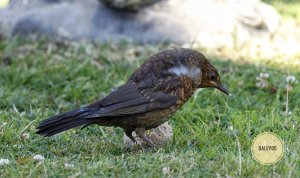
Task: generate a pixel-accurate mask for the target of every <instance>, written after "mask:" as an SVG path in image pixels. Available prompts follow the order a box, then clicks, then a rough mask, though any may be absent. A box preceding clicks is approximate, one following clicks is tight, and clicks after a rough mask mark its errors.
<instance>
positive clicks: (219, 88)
mask: <svg viewBox="0 0 300 178" xmlns="http://www.w3.org/2000/svg"><path fill="white" fill-rule="evenodd" d="M216 88H217V89H218V90H220V91H221V92H223V93H225V94H227V95H229V96H231V94H230V93H229V91H228V90H227V89H226V88H225V87H223V85H222V84H220V85H218V86H217V87H216Z"/></svg>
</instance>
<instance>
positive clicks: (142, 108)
mask: <svg viewBox="0 0 300 178" xmlns="http://www.w3.org/2000/svg"><path fill="white" fill-rule="evenodd" d="M144 91H146V94H141V92H140V91H139V90H138V88H137V85H136V84H135V83H134V82H128V83H127V84H126V85H124V86H122V87H120V88H118V89H117V90H115V91H113V92H112V93H111V94H110V95H108V96H107V97H105V98H104V99H103V100H102V101H101V102H100V104H101V106H102V107H101V109H99V110H97V111H95V112H93V113H92V114H89V115H88V116H86V117H85V118H98V117H116V116H126V115H133V114H142V113H146V112H149V111H153V110H156V109H163V108H168V107H170V106H172V105H174V104H176V102H177V100H178V97H177V96H172V95H170V94H165V93H163V92H161V91H156V92H155V91H151V90H150V89H147V90H144Z"/></svg>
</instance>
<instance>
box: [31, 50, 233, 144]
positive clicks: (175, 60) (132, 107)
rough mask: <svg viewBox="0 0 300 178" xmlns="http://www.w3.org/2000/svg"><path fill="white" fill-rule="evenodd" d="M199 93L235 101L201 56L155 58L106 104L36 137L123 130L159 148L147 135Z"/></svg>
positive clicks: (70, 115) (174, 53) (48, 123)
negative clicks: (74, 131) (216, 93)
mask: <svg viewBox="0 0 300 178" xmlns="http://www.w3.org/2000/svg"><path fill="white" fill-rule="evenodd" d="M198 88H216V89H218V90H220V91H221V92H223V93H225V94H227V95H230V93H229V91H228V90H227V89H226V88H225V87H224V86H223V85H222V83H221V79H220V76H219V73H218V71H217V69H216V68H215V67H214V66H213V65H212V64H211V63H210V62H209V61H208V59H206V57H205V56H204V55H203V54H202V53H201V52H198V51H196V50H193V49H188V48H172V49H167V50H164V51H161V52H158V53H156V54H154V55H152V56H150V57H149V58H148V59H147V60H146V61H145V62H144V63H143V64H142V65H141V66H140V67H139V68H138V69H137V70H136V71H134V72H133V73H132V74H131V76H130V77H129V78H128V80H127V82H126V83H125V84H124V85H122V86H120V87H118V88H117V89H115V90H113V91H112V92H111V93H110V94H108V95H107V96H106V97H104V98H103V99H98V100H96V101H94V102H91V103H90V104H87V105H86V106H82V107H80V108H78V109H75V110H72V111H69V112H65V113H61V114H59V115H56V116H53V117H50V118H48V119H46V120H44V121H42V122H41V123H40V124H39V125H38V127H37V132H36V133H37V134H40V135H42V136H45V137H49V136H52V135H55V134H58V133H60V132H63V131H66V130H69V129H71V128H75V127H78V126H83V128H84V127H87V126H89V125H92V124H97V125H99V126H107V127H120V128H122V129H123V130H124V132H125V135H126V136H128V137H129V138H130V139H131V140H132V141H133V142H136V140H135V139H134V137H133V136H132V133H133V132H135V133H136V134H137V136H138V137H139V138H141V139H142V140H143V141H145V142H146V143H147V144H148V145H149V146H155V145H154V143H153V142H152V141H151V140H150V139H149V138H148V137H147V136H146V134H145V131H146V130H149V129H152V128H156V127H158V126H160V125H161V124H163V123H165V122H166V121H168V120H169V119H170V118H171V117H172V116H173V115H174V114H175V113H176V111H177V110H178V109H180V107H181V106H182V105H184V103H185V102H187V100H188V99H189V98H190V97H191V96H192V95H193V94H194V92H195V91H196V90H197V89H198Z"/></svg>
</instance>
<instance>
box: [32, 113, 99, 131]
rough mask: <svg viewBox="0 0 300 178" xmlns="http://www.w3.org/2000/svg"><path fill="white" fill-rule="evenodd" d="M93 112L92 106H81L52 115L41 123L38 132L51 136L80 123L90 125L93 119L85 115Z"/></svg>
mask: <svg viewBox="0 0 300 178" xmlns="http://www.w3.org/2000/svg"><path fill="white" fill-rule="evenodd" d="M92 112H93V109H91V108H81V109H76V110H73V111H69V112H65V113H62V114H59V115H57V116H53V117H50V118H48V119H46V120H44V121H42V122H41V123H40V125H39V126H38V127H37V129H38V131H37V132H36V133H37V134H40V135H43V136H47V137H49V136H52V135H55V134H57V133H60V132H63V131H66V130H69V129H71V128H74V127H77V126H80V125H89V124H91V122H92V120H90V119H86V118H85V117H86V116H88V115H89V114H91V113H92Z"/></svg>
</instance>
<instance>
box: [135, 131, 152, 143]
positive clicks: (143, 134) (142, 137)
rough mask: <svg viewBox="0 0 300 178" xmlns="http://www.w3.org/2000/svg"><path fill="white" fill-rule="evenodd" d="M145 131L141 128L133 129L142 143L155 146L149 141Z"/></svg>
mask: <svg viewBox="0 0 300 178" xmlns="http://www.w3.org/2000/svg"><path fill="white" fill-rule="evenodd" d="M145 132H146V129H145V128H143V127H139V128H136V129H135V133H136V134H137V135H138V137H140V138H141V139H142V140H143V141H145V142H146V143H147V144H148V145H149V146H151V147H154V146H155V144H154V143H153V142H152V141H151V140H150V139H149V137H147V136H146V134H145Z"/></svg>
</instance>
